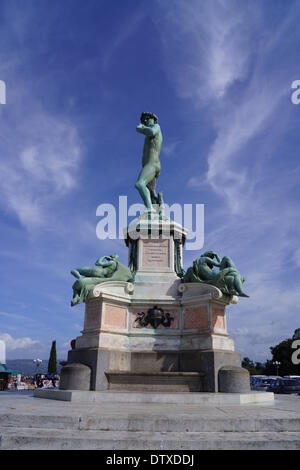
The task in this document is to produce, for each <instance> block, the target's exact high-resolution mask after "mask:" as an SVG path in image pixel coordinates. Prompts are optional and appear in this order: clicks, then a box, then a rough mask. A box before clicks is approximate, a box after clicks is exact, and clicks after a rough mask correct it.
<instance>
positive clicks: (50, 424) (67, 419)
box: [1, 411, 300, 433]
mask: <svg viewBox="0 0 300 470" xmlns="http://www.w3.org/2000/svg"><path fill="white" fill-rule="evenodd" d="M1 427H2V429H4V428H11V429H13V428H16V429H17V428H19V427H20V428H22V427H26V428H34V429H64V430H68V431H72V430H74V431H76V430H82V431H88V430H95V431H112V432H118V431H122V432H126V431H129V432H140V431H149V432H159V431H161V432H168V433H169V432H172V431H174V429H176V431H177V432H183V433H185V432H207V433H209V432H217V431H220V432H243V433H244V432H258V431H261V432H271V431H274V432H286V431H293V432H300V418H278V417H276V418H252V417H247V418H241V417H235V418H234V417H225V418H220V417H218V418H207V417H204V418H201V417H199V415H198V416H196V417H192V416H188V415H187V414H182V415H180V414H178V415H177V416H176V418H172V417H169V416H163V415H161V416H159V415H153V416H152V415H148V414H146V413H145V414H143V413H141V412H139V413H137V412H133V413H131V412H130V411H129V412H128V414H127V415H124V413H122V414H116V415H115V416H113V413H103V414H102V415H99V414H98V415H97V414H93V415H80V416H79V415H78V416H74V415H73V416H67V415H61V414H60V415H58V414H57V415H56V414H49V415H47V414H44V415H31V414H28V415H26V414H22V415H19V414H13V413H11V414H9V413H7V414H1Z"/></svg>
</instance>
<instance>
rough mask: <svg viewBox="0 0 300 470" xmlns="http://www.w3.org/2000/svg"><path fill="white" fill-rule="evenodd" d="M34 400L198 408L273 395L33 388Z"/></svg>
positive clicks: (270, 398) (260, 400)
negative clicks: (174, 405)
mask: <svg viewBox="0 0 300 470" xmlns="http://www.w3.org/2000/svg"><path fill="white" fill-rule="evenodd" d="M34 397H35V398H45V399H47V400H59V401H71V402H77V403H97V404H102V405H105V404H106V403H115V404H116V405H119V404H120V403H135V404H137V403H145V404H146V403H160V404H163V403H165V404H176V405H178V406H181V405H186V404H188V405H191V404H194V405H199V406H230V405H245V404H248V403H260V404H272V403H274V393H271V392H250V393H211V392H200V393H197V392H176V393H174V392H149V391H148V392H134V391H131V392H130V391H127V392H121V391H117V390H109V391H89V392H86V391H82V390H55V389H48V390H47V389H35V391H34Z"/></svg>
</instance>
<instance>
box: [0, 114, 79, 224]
mask: <svg viewBox="0 0 300 470" xmlns="http://www.w3.org/2000/svg"><path fill="white" fill-rule="evenodd" d="M32 114H33V115H31V116H30V117H28V118H27V119H26V120H25V121H21V124H20V120H19V119H18V118H17V117H16V118H14V117H13V119H14V122H13V123H12V122H9V123H4V129H3V131H4V132H5V134H6V136H7V138H6V139H4V140H2V142H0V155H1V160H0V174H1V180H2V184H1V187H0V202H1V205H2V207H3V208H5V209H6V210H10V211H13V212H14V213H15V214H16V215H17V217H18V218H19V220H20V221H21V223H22V224H23V225H24V226H25V227H26V228H27V229H29V230H32V229H33V228H35V227H37V226H42V225H44V224H45V223H47V222H48V221H49V212H50V209H51V204H52V203H55V202H57V200H59V199H60V198H61V197H62V196H64V195H65V194H66V193H68V192H69V191H71V190H72V189H73V188H74V186H75V185H76V182H77V177H78V172H79V166H80V162H81V145H80V141H79V137H78V133H77V130H76V128H75V126H74V125H73V124H72V123H70V122H68V121H66V120H64V119H62V118H61V117H59V116H52V115H50V114H49V113H47V112H46V111H45V110H40V109H36V108H35V107H34V106H33V108H32Z"/></svg>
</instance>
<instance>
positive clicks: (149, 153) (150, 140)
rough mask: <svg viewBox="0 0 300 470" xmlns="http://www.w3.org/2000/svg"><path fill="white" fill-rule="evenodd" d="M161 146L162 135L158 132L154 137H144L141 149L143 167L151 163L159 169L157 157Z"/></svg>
mask: <svg viewBox="0 0 300 470" xmlns="http://www.w3.org/2000/svg"><path fill="white" fill-rule="evenodd" d="M161 146H162V133H161V131H160V130H159V132H158V133H157V134H156V135H155V136H154V137H148V136H146V137H145V142H144V149H143V161H142V163H143V166H145V165H146V164H147V163H152V164H154V165H156V166H159V168H160V161H159V155H160V151H161Z"/></svg>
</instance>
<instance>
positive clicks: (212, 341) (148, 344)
mask: <svg viewBox="0 0 300 470" xmlns="http://www.w3.org/2000/svg"><path fill="white" fill-rule="evenodd" d="M185 236H186V231H185V229H184V228H183V227H181V226H180V225H178V224H175V223H174V222H172V221H169V220H163V221H160V220H158V219H155V220H151V221H149V220H148V219H147V217H146V218H145V217H144V216H142V217H140V218H139V219H138V220H137V221H136V222H135V223H134V224H132V225H130V226H129V227H128V228H127V238H126V244H127V245H128V247H129V263H131V265H132V267H133V268H134V270H135V280H134V283H127V282H120V281H112V282H106V283H103V284H99V285H97V286H96V287H95V288H94V289H93V290H92V292H91V293H90V296H89V298H88V300H87V302H86V308H85V321H84V329H83V331H82V335H81V336H79V337H78V338H76V343H75V348H74V349H72V350H71V351H69V355H68V362H69V363H82V364H85V365H88V366H89V367H90V368H91V371H92V377H91V390H106V389H113V388H118V389H122V384H123V389H124V390H128V389H130V390H134V389H135V385H134V384H137V383H138V382H141V380H140V377H141V375H142V374H145V373H147V374H148V376H147V381H146V382H147V383H148V385H149V390H151V389H152V390H155V386H154V385H153V384H155V383H156V384H158V385H159V390H166V391H168V382H169V383H170V387H171V384H172V387H173V388H172V390H174V389H175V388H176V384H179V389H180V390H182V389H185V390H186V389H188V387H189V385H188V382H189V383H193V384H194V385H193V386H192V387H191V388H192V389H193V387H194V390H195V387H196V389H197V390H198V391H205V392H217V391H218V372H219V370H220V369H221V368H222V367H224V366H237V367H240V365H241V359H240V355H239V354H237V353H235V352H234V344H233V341H232V340H231V339H230V338H229V335H228V332H227V324H226V307H227V306H228V305H229V304H230V303H236V301H237V299H232V298H229V297H228V296H224V295H223V294H222V293H221V291H220V290H219V289H218V288H216V287H214V286H211V285H207V284H201V283H190V284H183V283H182V282H181V280H180V278H179V277H178V275H177V273H178V271H180V269H181V267H182V248H183V245H184V242H185ZM176 271H177V273H176ZM163 373H168V374H169V381H168V380H165V377H164V374H163ZM188 373H190V374H188ZM118 374H119V375H118ZM172 374H173V375H172ZM180 374H181V375H180ZM185 374H186V375H185ZM193 374H196V375H193ZM137 377H139V379H137ZM185 377H186V384H184V379H185ZM195 377H196V379H195ZM195 380H196V382H197V385H195V383H196V382H195ZM126 381H127V382H126ZM116 384H117V385H116ZM145 387H146V388H147V384H146V383H145ZM174 387H175V388H174ZM180 387H183V388H180ZM191 388H190V389H191ZM137 389H138V388H137ZM237 391H238V390H237Z"/></svg>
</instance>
